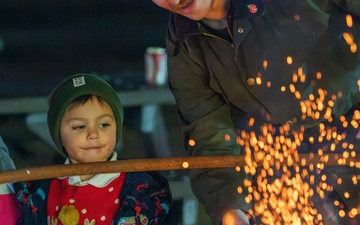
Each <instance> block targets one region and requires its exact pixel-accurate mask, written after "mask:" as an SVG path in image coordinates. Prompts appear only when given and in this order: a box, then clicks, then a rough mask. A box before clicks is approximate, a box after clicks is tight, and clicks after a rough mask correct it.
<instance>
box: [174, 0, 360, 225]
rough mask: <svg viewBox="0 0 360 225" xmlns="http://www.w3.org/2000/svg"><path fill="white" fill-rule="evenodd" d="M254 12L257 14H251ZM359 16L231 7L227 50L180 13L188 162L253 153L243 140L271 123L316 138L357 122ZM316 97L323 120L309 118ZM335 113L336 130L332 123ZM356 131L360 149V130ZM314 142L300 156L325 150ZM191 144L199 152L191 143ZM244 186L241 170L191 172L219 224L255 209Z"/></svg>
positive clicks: (318, 3)
mask: <svg viewBox="0 0 360 225" xmlns="http://www.w3.org/2000/svg"><path fill="white" fill-rule="evenodd" d="M252 4H255V6H256V8H257V11H256V10H255V11H251V10H250V9H251V6H254V5H252ZM348 14H351V16H352V23H353V24H352V26H351V24H349V23H347V22H346V15H348ZM359 16H360V1H355V0H353V1H351V0H345V1H341V0H337V1H336V0H313V1H311V0H263V1H260V0H241V1H240V0H231V10H230V13H229V15H228V18H227V27H228V31H229V33H230V35H231V39H232V41H227V40H226V39H223V38H221V37H219V36H217V35H215V34H214V33H212V32H211V31H210V30H209V29H207V28H206V26H204V24H203V23H202V22H201V21H192V20H189V19H187V18H185V17H183V16H181V15H178V14H172V15H171V17H170V23H169V30H168V38H167V50H168V56H169V58H168V60H169V62H168V63H169V64H168V65H169V85H170V88H171V91H172V93H173V95H174V96H175V99H176V101H177V104H178V109H179V117H180V123H181V127H182V131H183V137H184V144H185V146H186V149H187V151H188V154H189V155H191V156H196V155H222V154H239V153H243V150H242V148H241V146H239V145H238V144H237V143H236V137H237V132H236V131H238V130H247V131H249V130H251V129H255V130H256V128H259V126H260V125H261V124H263V123H270V124H273V125H274V126H280V125H283V124H288V125H290V126H291V129H293V130H299V129H305V132H304V135H305V137H306V138H308V137H309V136H312V135H316V134H314V131H317V130H318V125H319V123H321V122H323V123H324V124H325V125H326V126H337V125H338V124H340V122H339V123H338V122H336V121H337V120H338V118H339V116H340V115H347V116H348V117H347V118H350V117H351V116H349V115H350V114H351V112H352V111H353V110H354V109H356V108H357V107H358V103H359V100H360V93H359V83H358V80H359V79H360V61H359V57H360V49H359V48H360V46H359V43H360V19H359ZM348 37H350V39H349V38H348ZM345 38H346V39H345ZM351 46H352V48H353V49H352V50H351ZM356 47H357V51H356V50H354V49H356ZM296 78H297V79H296ZM310 94H313V96H314V99H317V98H319V99H321V101H322V102H323V103H324V107H323V108H324V109H323V110H320V109H321V106H319V104H318V103H316V106H317V107H318V108H316V107H315V108H314V107H313V108H312V110H313V111H319V115H317V114H316V113H315V114H312V115H309V116H306V117H304V116H303V113H302V112H303V111H302V110H301V104H305V103H306V102H310V101H311V99H312V98H311V97H312V96H311V95H310ZM330 100H332V101H333V102H334V105H332V104H331V103H332V102H331V101H330ZM315 101H316V100H314V101H313V102H315ZM329 101H330V102H329ZM326 109H327V110H326ZM329 113H330V115H332V116H333V118H334V121H335V122H334V123H333V124H330V123H329V122H328V121H327V120H326V119H325V118H328V116H329ZM349 113H350V114H349ZM249 118H254V119H255V125H254V126H253V127H252V128H249V127H248V126H247V125H246V124H247V121H248V120H249ZM338 129H339V132H340V129H342V128H341V126H338ZM347 129H349V132H348V136H349V138H350V139H351V140H352V141H354V139H355V134H356V132H357V130H356V129H355V128H354V127H352V126H349V127H348V128H347ZM315 133H316V132H315ZM225 137H227V138H225ZM228 137H230V139H229V138H228ZM306 138H305V140H304V143H302V145H301V146H299V148H301V149H302V151H317V149H316V148H318V145H310V144H309V143H308V142H307V139H306ZM190 139H191V140H194V141H195V145H191V146H190V145H189V144H188V141H189V140H190ZM242 179H243V177H242V176H239V173H236V172H235V171H234V170H233V169H232V170H223V169H216V170H193V171H192V172H191V182H192V189H193V191H194V193H195V194H196V196H197V197H198V199H199V200H200V201H201V202H202V203H203V204H204V205H205V207H206V210H207V213H208V214H209V215H210V216H211V218H212V220H213V223H214V224H219V223H220V219H221V217H222V215H223V214H224V212H226V211H227V210H229V209H232V208H241V209H245V210H247V209H248V207H249V205H247V204H245V202H244V195H239V194H237V193H236V191H235V190H236V187H237V186H238V185H241V184H242Z"/></svg>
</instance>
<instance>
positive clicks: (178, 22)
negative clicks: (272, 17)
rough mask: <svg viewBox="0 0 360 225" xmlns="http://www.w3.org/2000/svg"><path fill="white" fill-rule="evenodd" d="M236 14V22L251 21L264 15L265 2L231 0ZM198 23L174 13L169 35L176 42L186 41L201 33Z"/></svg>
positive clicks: (261, 0)
mask: <svg viewBox="0 0 360 225" xmlns="http://www.w3.org/2000/svg"><path fill="white" fill-rule="evenodd" d="M230 4H231V7H233V9H234V12H233V15H231V16H232V17H233V18H234V20H239V19H250V18H253V17H257V16H261V15H263V14H264V11H265V9H264V4H263V0H230ZM200 29H201V26H199V23H198V21H194V20H191V19H188V18H186V17H184V16H182V15H179V14H175V13H172V14H171V16H170V23H169V35H170V37H171V39H172V40H173V41H174V42H178V41H184V40H185V39H186V38H187V37H188V36H190V35H197V34H199V33H200Z"/></svg>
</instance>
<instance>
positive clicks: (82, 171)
mask: <svg viewBox="0 0 360 225" xmlns="http://www.w3.org/2000/svg"><path fill="white" fill-rule="evenodd" d="M299 158H300V159H303V160H305V161H304V162H303V163H302V166H307V165H310V164H316V163H319V162H322V161H323V163H324V165H326V166H334V165H337V166H339V161H338V160H339V159H340V158H341V155H338V154H329V157H328V158H327V159H326V160H325V161H324V160H323V157H320V156H318V155H314V154H300V155H299ZM350 162H360V156H356V157H351V159H348V160H345V161H342V164H341V165H342V166H349V165H350ZM236 166H240V167H243V166H245V160H244V156H243V155H234V156H230V155H226V156H223V155H222V156H194V157H177V158H150V159H127V160H119V161H111V162H96V163H82V164H68V165H51V166H41V167H31V168H24V169H17V170H7V171H2V172H0V184H1V183H8V182H18V181H31V180H40V179H47V178H54V177H64V176H73V175H93V174H100V173H118V172H139V171H161V170H186V169H200V168H231V167H233V168H235V167H236Z"/></svg>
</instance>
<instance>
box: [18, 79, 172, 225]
mask: <svg viewBox="0 0 360 225" xmlns="http://www.w3.org/2000/svg"><path fill="white" fill-rule="evenodd" d="M122 122H123V108H122V105H121V103H120V100H119V98H118V96H117V94H116V92H115V91H114V90H113V89H112V88H111V86H110V85H109V84H108V83H106V82H105V81H104V80H102V79H100V78H99V77H96V76H93V75H87V74H79V75H75V76H72V77H70V78H68V79H65V80H64V81H63V82H62V83H60V84H59V85H58V86H57V87H56V88H55V89H54V90H53V91H52V93H51V94H50V96H49V111H48V127H49V131H50V134H51V137H52V139H53V141H54V143H55V145H56V146H57V148H58V149H59V150H60V151H61V152H62V153H64V154H65V156H66V157H67V158H66V161H65V164H75V163H88V162H100V161H115V160H117V154H116V152H115V151H114V148H115V145H116V143H117V141H119V139H120V136H121V131H122ZM14 188H15V191H16V193H17V198H18V200H19V201H20V204H21V210H22V221H19V224H27V225H28V224H29V225H30V224H34V225H47V224H49V225H77V224H81V225H83V224H84V225H85V224H89V225H90V224H92V225H95V224H96V225H101V224H103V225H105V224H106V225H110V224H114V225H115V224H116V225H118V224H122V225H130V224H131V225H143V224H147V225H156V224H157V225H160V224H162V223H163V221H164V219H165V217H166V215H167V213H168V210H169V207H170V203H171V200H172V197H171V193H170V190H169V186H168V182H167V180H166V179H165V178H164V177H161V176H160V175H158V174H157V173H154V172H139V173H124V172H121V173H111V174H97V175H80V176H70V177H58V178H54V179H46V180H37V181H34V182H20V183H16V184H14Z"/></svg>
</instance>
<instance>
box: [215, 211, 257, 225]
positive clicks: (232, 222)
mask: <svg viewBox="0 0 360 225" xmlns="http://www.w3.org/2000/svg"><path fill="white" fill-rule="evenodd" d="M249 224H250V222H249V219H248V218H247V216H246V214H245V213H244V212H243V211H241V210H240V209H233V210H230V211H228V212H227V213H225V215H224V216H223V218H222V222H221V225H249Z"/></svg>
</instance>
